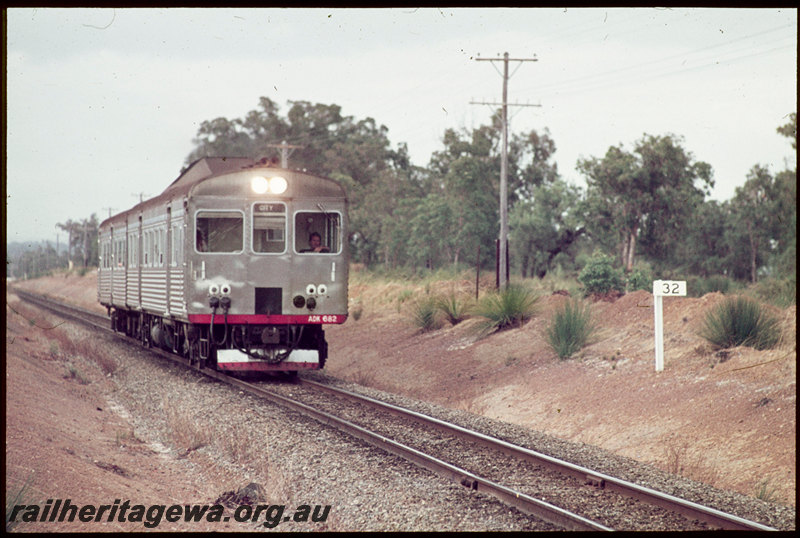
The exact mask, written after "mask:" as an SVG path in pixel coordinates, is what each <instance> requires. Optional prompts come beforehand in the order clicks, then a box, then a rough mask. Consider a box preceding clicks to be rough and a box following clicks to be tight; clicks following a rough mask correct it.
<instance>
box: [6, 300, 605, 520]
mask: <svg viewBox="0 0 800 538" xmlns="http://www.w3.org/2000/svg"><path fill="white" fill-rule="evenodd" d="M19 295H20V296H21V297H23V296H24V297H25V298H26V299H27V300H30V301H32V302H35V303H36V304H39V305H41V306H44V307H46V308H49V309H50V310H52V311H54V312H56V313H57V314H59V315H66V316H69V317H71V318H73V319H76V320H78V321H83V322H86V321H88V320H87V319H86V317H91V318H93V319H94V320H100V319H103V318H102V316H101V315H99V314H96V313H94V312H90V311H87V310H84V309H81V308H78V307H74V306H73V305H70V304H67V303H64V302H61V301H58V300H56V299H53V298H51V297H43V296H40V295H37V294H34V293H31V292H26V291H21V292H20V293H19ZM53 304H55V305H56V308H53V307H52V306H51V305H53ZM70 309H74V310H77V311H80V312H81V314H84V315H85V316H86V317H82V316H77V315H73V314H70V313H69V312H68V310H70ZM90 323H92V324H93V325H94V326H97V327H100V328H102V329H105V330H108V331H110V332H114V331H111V329H110V328H109V327H107V326H103V325H102V324H100V322H99V321H94V322H90ZM114 334H117V335H118V336H120V337H122V338H123V340H124V341H127V342H130V339H129V338H127V337H124V335H123V334H122V333H116V332H114ZM149 350H150V351H152V352H153V353H155V354H157V355H158V356H160V357H163V358H166V359H168V360H171V361H175V362H178V363H181V364H183V365H185V366H187V367H190V368H192V369H196V370H199V371H200V372H201V373H203V374H205V375H207V376H209V377H212V378H214V379H217V380H218V381H222V382H224V383H227V384H229V385H232V386H235V387H237V388H239V389H241V390H243V391H246V392H248V393H250V394H255V395H257V396H260V397H262V398H265V399H268V400H270V401H271V402H273V403H276V404H279V405H282V406H284V407H287V408H289V409H292V410H294V411H296V412H299V413H300V414H301V415H304V416H308V417H311V418H313V419H314V420H317V421H318V422H320V423H322V424H324V425H327V426H331V427H334V428H336V429H338V430H339V431H342V432H344V433H346V434H348V435H350V436H352V437H355V438H357V439H360V440H362V441H364V442H366V443H367V444H368V445H371V446H374V447H377V448H380V449H382V450H384V451H385V452H388V453H390V454H393V455H395V456H398V457H401V458H403V459H405V460H407V461H410V462H411V463H413V464H415V465H417V466H419V467H422V468H424V469H427V470H429V471H431V472H433V473H435V474H437V475H439V476H442V477H444V478H447V479H450V480H452V481H454V482H456V483H458V484H460V485H462V486H467V487H469V488H470V489H471V490H473V491H481V492H484V493H488V494H490V495H492V496H494V497H497V498H498V499H500V500H501V501H503V502H504V503H505V504H507V505H509V506H513V507H515V508H517V509H518V510H520V511H521V512H523V513H525V514H528V515H533V516H535V517H538V518H540V519H542V520H544V521H547V522H548V523H552V524H555V525H558V526H561V527H564V528H566V529H569V530H589V531H613V530H614V529H612V528H609V527H607V526H605V525H602V524H601V523H598V522H596V521H592V520H590V519H588V518H585V517H583V516H581V515H579V514H574V513H572V512H570V511H568V510H565V509H563V508H560V507H558V506H555V505H553V504H550V503H548V502H546V501H543V500H541V499H536V498H534V497H531V496H529V495H525V494H524V493H521V492H518V491H515V490H513V489H511V488H508V487H506V486H503V485H502V484H498V483H496V482H493V481H491V480H488V479H486V478H483V477H481V476H478V475H476V474H474V473H471V472H469V471H467V470H465V469H461V468H460V467H457V466H455V465H452V464H450V463H447V462H445V461H443V460H440V459H438V458H436V457H434V456H431V455H428V454H425V453H424V452H422V451H420V450H417V449H415V448H412V447H410V446H407V445H404V444H403V443H399V442H397V441H394V440H393V439H389V438H388V437H386V436H384V435H381V434H378V433H375V432H372V431H370V430H367V429H366V428H363V427H361V426H359V425H357V424H354V423H352V422H350V421H348V420H345V419H343V418H340V417H337V416H335V415H332V414H330V413H327V412H325V411H322V410H320V409H317V408H315V407H312V406H309V405H307V404H304V403H302V402H298V401H296V400H293V399H291V398H287V397H285V396H281V395H279V394H276V393H274V392H271V391H268V390H265V389H262V388H260V387H257V386H255V385H252V384H251V383H248V382H246V381H243V380H241V379H237V378H235V377H231V376H229V375H227V374H224V373H222V372H219V371H216V370H211V369H208V368H201V369H197V368H196V367H195V366H193V365H192V364H191V363H190V361H189V360H188V359H186V358H184V357H180V356H177V355H175V354H172V353H168V352H166V351H163V350H161V349H158V348H150V349H149Z"/></svg>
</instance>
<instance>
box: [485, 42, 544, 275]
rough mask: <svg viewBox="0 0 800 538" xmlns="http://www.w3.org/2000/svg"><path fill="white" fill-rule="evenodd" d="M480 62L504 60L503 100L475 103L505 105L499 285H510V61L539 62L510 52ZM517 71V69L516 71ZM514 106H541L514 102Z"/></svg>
mask: <svg viewBox="0 0 800 538" xmlns="http://www.w3.org/2000/svg"><path fill="white" fill-rule="evenodd" d="M475 60H476V61H479V62H499V61H502V62H503V102H502V103H476V102H471V104H473V105H495V106H496V105H501V106H502V107H503V109H502V110H503V148H502V157H501V160H500V260H499V278H498V282H499V287H500V288H501V289H504V288H506V287H507V286H508V178H507V175H508V62H509V61H511V62H537V61H539V60H538V58H509V57H508V53H507V52H506V53H505V54H503V57H502V58H475ZM515 72H516V71H515ZM512 106H541V105H522V104H513V105H512Z"/></svg>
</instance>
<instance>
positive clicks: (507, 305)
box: [476, 284, 539, 330]
mask: <svg viewBox="0 0 800 538" xmlns="http://www.w3.org/2000/svg"><path fill="white" fill-rule="evenodd" d="M538 300H539V296H538V295H536V294H535V293H534V292H533V291H532V290H530V289H528V288H525V287H523V286H518V285H511V284H509V285H508V286H507V287H506V288H505V289H504V290H502V291H500V292H496V293H490V294H488V295H484V297H483V298H482V299H481V301H480V302H479V303H478V306H477V308H476V313H477V314H478V315H479V316H481V317H484V318H486V319H488V320H489V327H491V328H493V329H499V330H502V329H506V328H508V327H514V326H518V327H521V326H522V324H523V323H525V321H527V320H529V319H530V318H531V317H533V313H534V310H535V306H536V303H537V302H538Z"/></svg>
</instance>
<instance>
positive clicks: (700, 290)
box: [686, 275, 741, 297]
mask: <svg viewBox="0 0 800 538" xmlns="http://www.w3.org/2000/svg"><path fill="white" fill-rule="evenodd" d="M686 285H687V289H688V293H689V295H691V296H692V297H702V296H703V295H705V294H706V293H713V292H715V291H718V292H720V293H730V292H733V291H735V290H737V289H739V288H741V286H739V285H738V284H737V282H736V281H735V280H733V279H732V278H729V277H727V276H724V275H711V276H707V277H702V276H698V277H689V278H688V279H687V284H686Z"/></svg>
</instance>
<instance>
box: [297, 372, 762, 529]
mask: <svg viewBox="0 0 800 538" xmlns="http://www.w3.org/2000/svg"><path fill="white" fill-rule="evenodd" d="M300 383H302V384H305V385H310V386H313V387H315V388H318V389H320V390H324V391H327V392H330V393H333V394H337V395H340V396H344V397H347V398H350V399H353V400H356V401H360V402H367V403H368V404H370V405H372V406H377V407H381V408H383V409H386V410H387V411H390V412H392V413H395V414H398V415H401V416H403V417H406V418H410V419H412V420H415V421H417V422H419V423H421V424H424V425H426V426H433V427H436V428H438V429H439V430H442V431H446V432H449V433H451V434H453V435H457V436H459V437H461V438H463V439H467V440H470V441H473V442H476V443H479V444H482V445H484V446H487V447H489V448H492V449H495V450H501V451H503V452H505V453H506V454H509V455H511V456H512V457H515V458H521V459H524V460H526V461H529V462H532V463H536V464H540V465H544V466H546V467H548V468H550V469H553V470H555V471H557V472H559V473H562V474H567V475H570V476H573V477H575V478H578V479H581V480H586V481H588V482H591V483H593V484H596V485H598V486H600V487H602V488H604V489H608V490H610V491H615V492H618V493H620V494H622V495H625V496H628V497H632V498H635V499H638V500H641V501H643V502H645V503H648V504H652V505H656V506H659V507H661V508H665V509H667V510H670V511H672V512H677V513H680V514H681V515H683V516H686V517H689V518H693V519H698V520H700V521H703V522H705V523H707V524H709V525H712V526H714V527H719V528H720V529H724V530H759V531H776V530H778V529H775V528H773V527H769V526H767V525H763V524H761V523H757V522H754V521H750V520H747V519H744V518H741V517H739V516H736V515H733V514H729V513H726V512H723V511H721V510H717V509H716V508H711V507H708V506H703V505H701V504H698V503H695V502H692V501H689V500H686V499H681V498H679V497H675V496H674V495H670V494H668V493H664V492H661V491H658V490H654V489H652V488H648V487H645V486H641V485H638V484H634V483H632V482H629V481H627V480H623V479H621V478H615V477H613V476H609V475H607V474H604V473H600V472H597V471H594V470H592V469H588V468H586V467H582V466H580V465H576V464H574V463H570V462H568V461H564V460H560V459H558V458H554V457H552V456H548V455H546V454H542V453H540V452H536V451H534V450H531V449H528V448H525V447H521V446H519V445H515V444H512V443H509V442H507V441H504V440H502V439H498V438H496V437H492V436H489V435H486V434H483V433H480V432H476V431H473V430H469V429H467V428H464V427H461V426H458V425H456V424H451V423H449V422H445V421H443V420H440V419H437V418H434V417H430V416H427V415H424V414H422V413H418V412H416V411H412V410H410V409H405V408H402V407H399V406H396V405H392V404H390V403H387V402H382V401H380V400H376V399H374V398H370V397H368V396H364V395H362V394H357V393H354V392H352V391H348V390H345V389H341V388H337V387H332V386H330V385H324V384H321V383H318V382H316V381H312V380H308V379H302V378H300Z"/></svg>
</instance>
